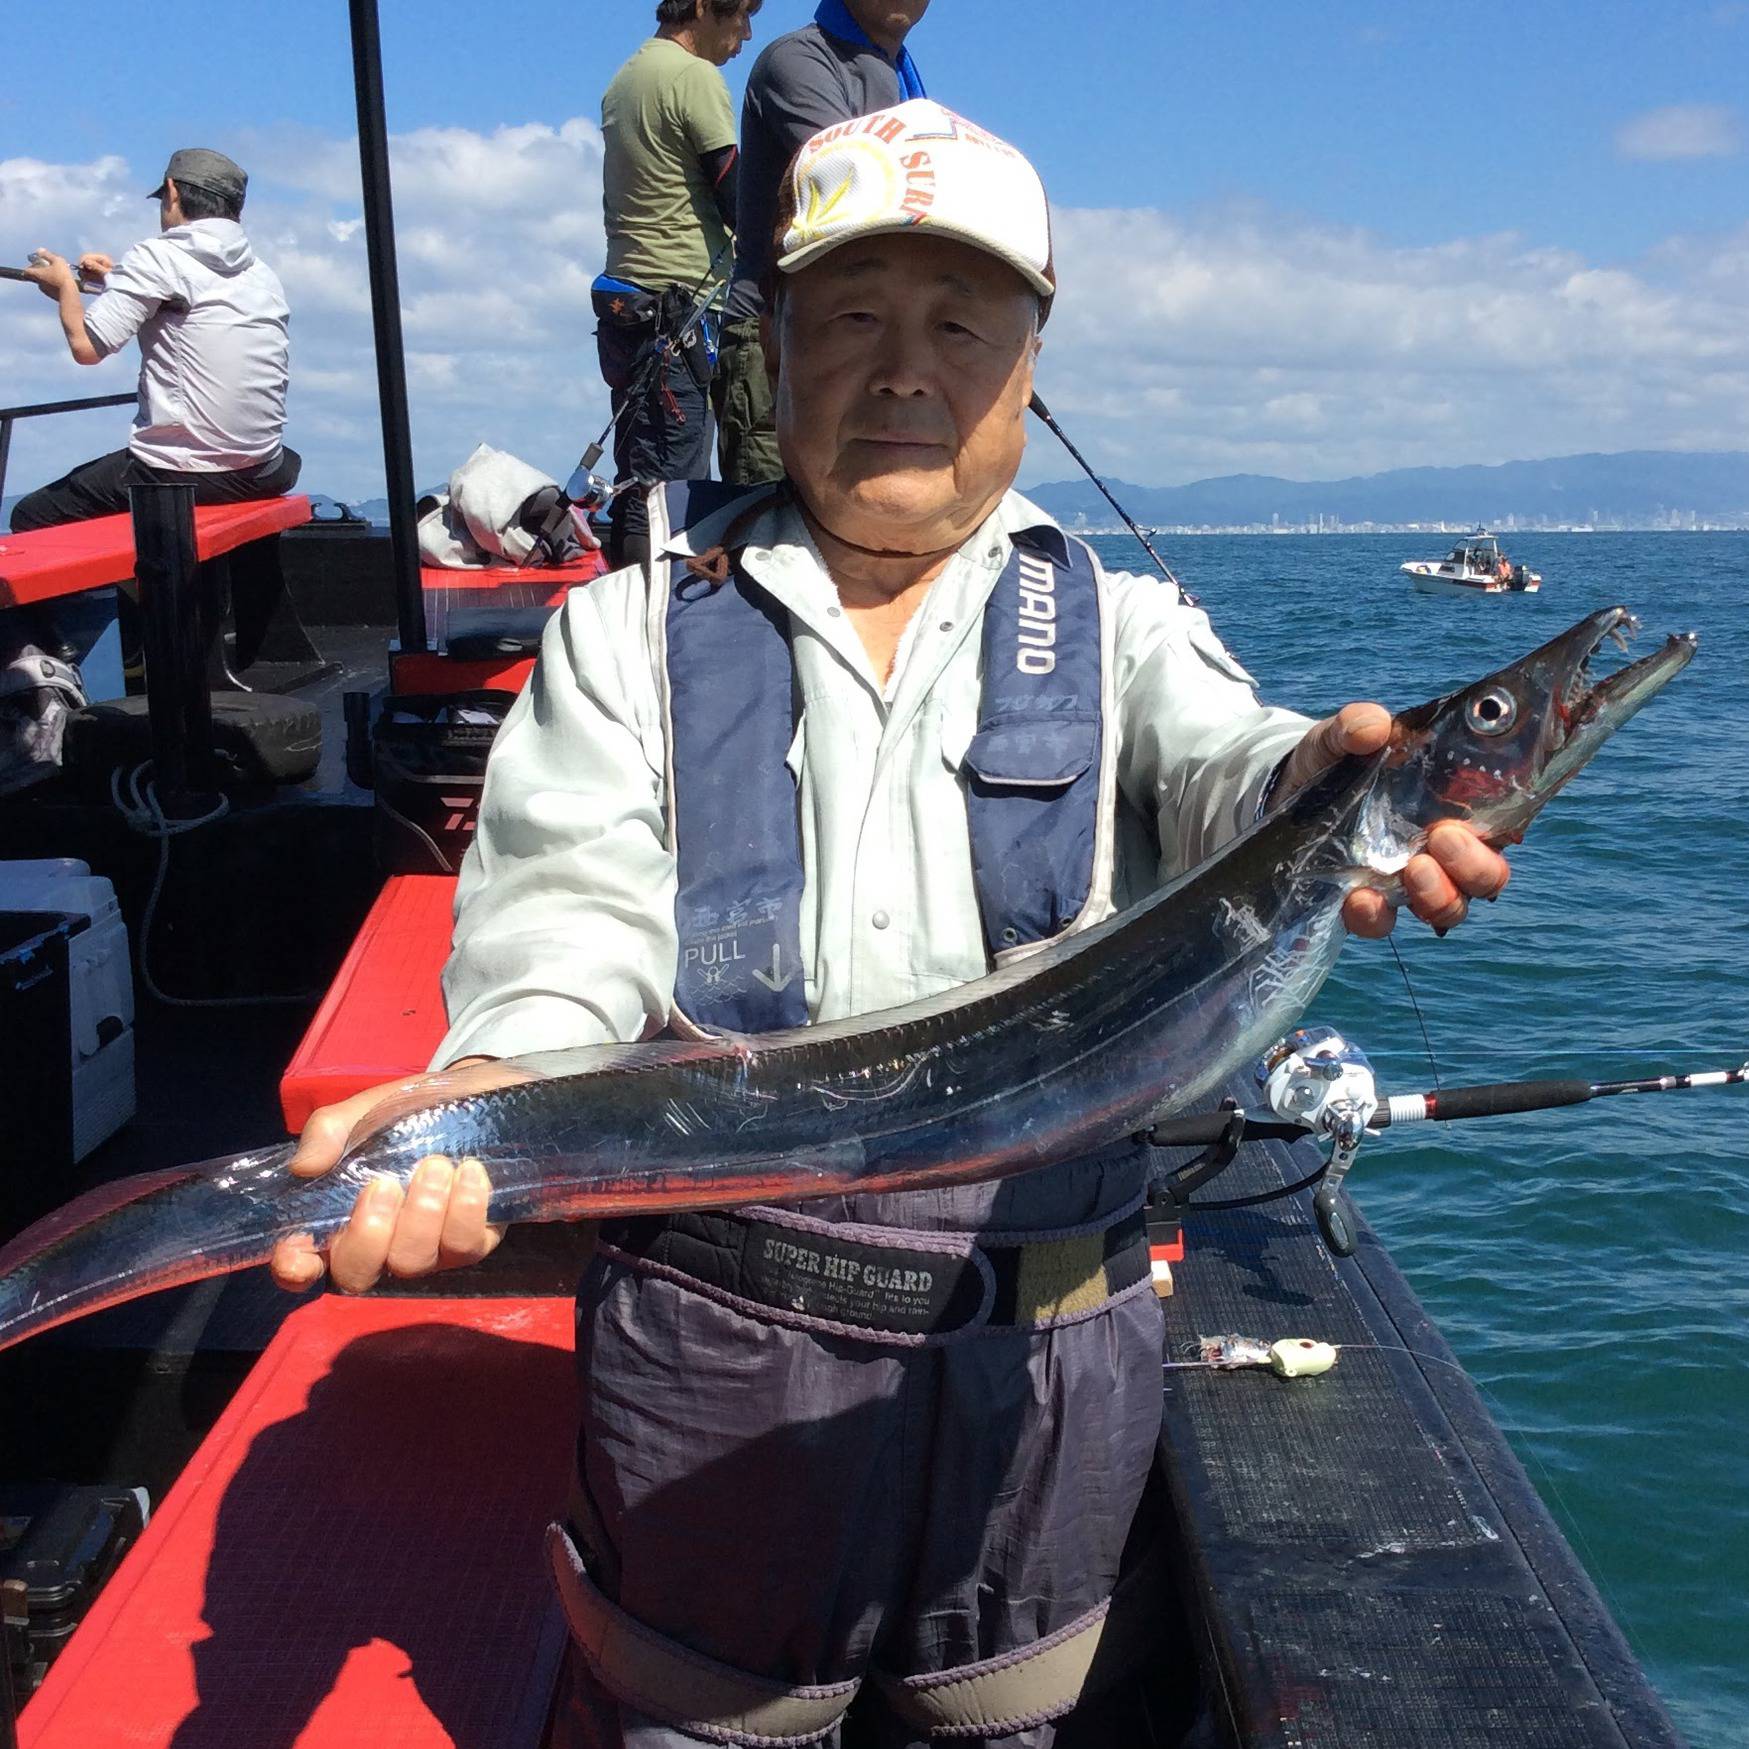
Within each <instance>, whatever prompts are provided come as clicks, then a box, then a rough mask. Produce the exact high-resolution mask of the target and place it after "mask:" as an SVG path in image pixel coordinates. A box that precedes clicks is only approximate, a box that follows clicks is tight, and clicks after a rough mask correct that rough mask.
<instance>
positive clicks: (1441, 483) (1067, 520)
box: [0, 449, 1749, 528]
mask: <svg viewBox="0 0 1749 1749" xmlns="http://www.w3.org/2000/svg"><path fill="white" fill-rule="evenodd" d="M1107 484H1108V485H1109V486H1110V487H1111V488H1112V490H1113V491H1114V492H1115V493H1116V494H1117V496H1118V499H1119V501H1120V502H1121V503H1122V504H1123V505H1124V507H1125V508H1126V509H1127V510H1128V511H1129V512H1130V514H1131V515H1132V516H1134V517H1135V518H1136V520H1137V521H1138V522H1142V523H1144V524H1147V525H1149V526H1152V527H1157V528H1269V527H1271V526H1273V525H1279V526H1281V527H1283V528H1303V527H1316V526H1320V525H1321V526H1323V527H1326V528H1328V527H1329V526H1331V524H1332V523H1340V524H1341V525H1342V526H1343V527H1356V526H1361V527H1364V526H1366V525H1368V524H1372V525H1394V526H1401V525H1403V524H1405V523H1410V524H1413V523H1421V524H1427V523H1446V524H1449V525H1453V526H1463V527H1466V528H1467V527H1474V526H1476V525H1478V524H1480V525H1482V526H1485V527H1490V528H1501V527H1521V528H1522V527H1555V526H1564V527H1572V526H1574V525H1580V526H1584V525H1591V526H1594V527H1604V528H1609V527H1631V528H1688V527H1693V526H1696V525H1697V524H1709V523H1710V524H1713V525H1718V524H1724V525H1726V526H1730V527H1738V528H1749V451H1742V450H1719V451H1701V450H1695V451H1685V450H1662V449H1646V450H1627V451H1624V452H1622V453H1620V454H1618V455H1569V456H1557V457H1555V458H1553V459H1552V460H1548V461H1535V462H1504V463H1502V464H1501V465H1500V466H1498V467H1461V468H1393V469H1392V470H1391V471H1390V472H1389V473H1383V474H1363V475H1357V476H1355V477H1354V478H1352V479H1346V480H1281V479H1276V478H1274V477H1273V476H1271V475H1268V474H1226V475H1223V476H1221V477H1219V478H1217V479H1209V480H1195V481H1192V482H1191V483H1190V484H1189V485H1187V486H1138V485H1135V484H1133V483H1131V482H1129V481H1125V480H1116V479H1113V480H1108V481H1107ZM1027 496H1028V497H1030V498H1031V499H1033V501H1034V502H1035V503H1037V504H1039V505H1040V506H1042V507H1043V508H1044V509H1046V510H1048V511H1049V512H1050V513H1051V514H1052V515H1053V516H1055V517H1057V518H1058V519H1059V520H1060V521H1061V522H1063V523H1064V524H1065V525H1067V526H1068V527H1071V528H1078V527H1088V528H1109V527H1113V526H1115V525H1116V520H1117V519H1116V516H1115V514H1114V513H1113V511H1112V509H1111V507H1110V505H1108V504H1107V503H1106V502H1105V500H1104V499H1103V498H1102V497H1100V495H1099V493H1098V491H1097V490H1096V489H1095V488H1094V487H1093V486H1092V485H1091V484H1090V483H1089V482H1087V481H1085V480H1056V481H1052V482H1051V483H1049V484H1047V485H1042V486H1034V487H1031V488H1029V489H1028V492H1027ZM311 497H312V499H313V500H314V502H315V503H316V505H317V507H318V510H319V512H320V513H322V514H332V513H333V511H334V509H335V508H336V500H334V499H331V498H328V497H327V496H325V495H324V494H322V493H320V492H316V493H312V494H311ZM14 502H16V500H15V499H13V498H8V499H7V500H6V501H5V503H4V505H3V506H0V517H3V514H4V513H5V512H9V511H10V510H11V508H12V505H13V503H14ZM351 509H352V510H353V511H354V512H356V513H357V514H358V515H361V516H363V517H365V518H366V519H367V520H368V521H371V522H378V523H386V522H387V521H388V519H389V504H388V500H387V499H386V498H367V499H364V500H362V501H361V502H358V503H354V504H352V505H351Z"/></svg>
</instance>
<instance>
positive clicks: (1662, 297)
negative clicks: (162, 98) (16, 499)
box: [0, 120, 1749, 497]
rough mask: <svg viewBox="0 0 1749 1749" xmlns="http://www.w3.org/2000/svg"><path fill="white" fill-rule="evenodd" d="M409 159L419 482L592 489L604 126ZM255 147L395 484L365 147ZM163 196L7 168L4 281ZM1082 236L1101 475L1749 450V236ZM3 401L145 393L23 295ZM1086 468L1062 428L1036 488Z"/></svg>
mask: <svg viewBox="0 0 1749 1749" xmlns="http://www.w3.org/2000/svg"><path fill="white" fill-rule="evenodd" d="M392 150H393V163H394V173H395V185H394V197H395V212H396V219H397V224H398V228H399V243H400V250H399V253H400V269H401V290H402V303H403V324H404V329H405V339H406V348H407V373H408V383H409V396H410V400H411V404H412V412H413V428H414V450H415V467H414V472H415V478H416V480H417V481H418V482H419V484H421V485H425V484H429V483H430V482H432V481H434V480H438V479H441V478H442V477H443V476H444V475H446V474H447V473H448V472H449V470H450V469H451V468H453V467H454V466H455V465H456V464H457V463H458V462H459V461H460V460H462V458H464V457H465V456H466V455H467V454H468V453H469V451H470V450H471V449H472V448H473V447H474V445H475V444H476V443H478V442H481V441H486V442H490V443H493V444H495V445H497V446H498V447H500V448H503V449H508V450H511V451H513V452H514V453H516V454H519V455H522V456H525V457H526V458H527V459H528V460H529V461H531V462H533V463H535V464H536V465H537V466H540V467H543V468H545V469H546V470H547V471H548V472H550V473H552V474H555V475H557V476H559V477H561V478H562V477H563V476H564V474H565V473H566V472H567V471H568V470H569V468H570V467H571V465H572V463H573V462H574V461H575V460H576V458H577V455H578V454H579V452H580V451H581V450H582V448H583V446H584V444H585V443H586V442H588V441H589V440H590V439H592V438H593V437H594V436H595V435H596V433H597V432H598V431H599V430H600V429H601V427H602V425H603V424H605V422H606V419H607V398H606V393H605V390H604V389H603V388H602V385H601V381H600V377H599V373H598V371H597V367H596V362H595V345H594V340H593V329H594V318H593V316H592V314H591V312H590V308H589V282H590V279H591V278H592V277H593V275H594V274H595V273H596V271H597V270H598V269H599V267H600V264H601V260H602V255H603V244H602V235H601V220H600V212H601V144H600V137H599V134H598V132H597V130H596V128H595V127H594V126H593V124H592V123H590V122H587V121H583V120H573V121H570V122H566V123H565V124H564V125H563V126H561V127H557V128H550V127H539V126H526V127H515V128H503V129H499V130H498V131H496V132H492V133H474V132H470V131H469V130H466V129H460V128H440V129H438V128H434V129H422V130H419V131H417V132H414V133H410V134H406V135H403V136H398V137H397V138H396V139H395V140H394V142H393V148H392ZM243 156H244V161H245V162H246V163H249V164H250V165H251V166H252V167H255V171H256V175H255V188H256V192H255V194H254V195H253V196H252V198H251V200H250V204H249V211H248V220H249V229H250V233H251V235H252V236H253V238H254V239H255V242H256V245H257V247H258V248H259V249H260V251H261V253H262V255H263V256H264V257H265V258H266V259H267V260H268V261H270V262H271V263H272V264H273V266H274V268H275V269H276V271H277V272H278V273H279V274H280V277H281V278H282V279H283V280H284V282H285V285H286V289H287V293H288V296H289V298H290V300H291V304H292V308H293V313H294V314H293V349H294V352H293V360H294V362H293V372H294V374H293V385H292V408H291V413H292V423H291V431H290V440H291V442H292V443H293V444H294V445H295V446H296V447H298V448H299V449H300V450H301V451H302V452H303V453H304V456H305V473H304V479H305V483H306V485H308V486H310V487H312V488H314V489H319V490H325V491H329V492H334V493H336V494H339V495H341V496H350V497H363V496H371V495H374V494H376V493H377V492H379V491H380V490H381V485H380V480H381V472H382V461H381V454H382V452H381V439H380V435H379V431H378V425H377V415H376V370H375V363H374V357H373V352H372V341H371V325H370V306H369V290H368V279H367V273H366V262H365V245H364V235H363V228H362V224H361V222H360V218H359V214H360V210H361V207H360V195H359V186H358V167H357V159H356V152H355V148H354V146H353V145H352V143H351V142H348V141H335V140H325V139H322V138H319V137H316V136H313V135H309V134H307V133H306V134H297V135H293V134H284V135H272V136H262V137H260V138H258V139H256V140H253V141H251V142H249V146H248V149H247V151H245V152H244V154H243ZM269 167H271V169H270V168H269ZM149 186H150V177H149V176H147V177H146V178H144V179H142V177H141V175H140V174H138V173H135V172H133V171H130V169H129V167H128V166H127V165H126V164H125V163H123V162H122V161H121V160H119V159H116V158H112V157H106V158H100V159H97V160H95V161H94V162H91V163H86V164H68V165H56V164H50V163H45V162H42V161H39V160H35V159H12V160H8V161H4V162H0V261H21V260H22V259H23V258H24V256H25V254H26V252H27V251H28V250H29V249H31V248H32V247H34V246H36V245H38V244H42V243H47V244H49V245H51V246H53V247H57V248H61V249H63V250H66V251H69V252H71V251H77V250H79V249H82V248H104V249H107V250H109V251H111V252H112V253H114V252H119V250H120V249H121V248H122V247H125V246H126V245H127V244H128V243H130V242H132V241H134V240H135V239H137V238H138V237H139V236H141V235H143V234H145V233H146V232H147V231H148V230H149V229H150V227H151V225H152V224H153V223H154V222H155V217H154V209H153V208H152V206H151V205H150V204H149V203H148V202H147V201H145V200H144V199H143V198H142V197H141V192H142V190H143V189H144V188H146V187H149ZM1056 245H1057V260H1058V266H1059V270H1060V273H1061V276H1062V283H1063V291H1062V295H1061V296H1060V297H1059V298H1058V300H1057V308H1056V310H1055V312H1054V314H1053V316H1052V319H1051V322H1050V324H1049V326H1048V327H1047V329H1046V331H1045V342H1046V344H1045V352H1044V360H1043V364H1042V366H1041V376H1040V388H1041V390H1042V392H1043V394H1044V396H1045V398H1046V400H1047V401H1049V402H1050V404H1051V406H1052V407H1053V409H1054V410H1055V411H1056V412H1057V413H1058V415H1059V416H1060V417H1061V418H1062V419H1063V420H1064V422H1065V424H1066V426H1067V428H1068V429H1069V432H1070V435H1071V436H1072V437H1074V438H1075V440H1076V442H1077V443H1078V444H1080V446H1081V447H1082V448H1083V449H1084V450H1085V451H1086V452H1087V453H1088V455H1089V457H1090V459H1091V460H1093V462H1094V463H1095V465H1096V466H1098V467H1099V468H1100V469H1101V470H1102V471H1104V472H1108V473H1111V474H1115V475H1118V476H1120V477H1123V478H1126V479H1132V480H1139V481H1143V482H1147V483H1157V482H1158V483H1165V482H1173V481H1182V480H1188V479H1195V478H1199V477H1204V476H1207V475H1210V474H1219V473H1228V472H1259V473H1278V474H1285V475H1288V476H1290V477H1295V478H1301V479H1317V478H1331V477H1336V476H1341V475H1345V474H1350V473H1366V472H1374V471H1377V470H1379V469H1383V468H1389V467H1396V466H1402V465H1408V464H1412V463H1441V462H1458V461H1466V462H1497V461H1505V460H1509V459H1512V458H1515V457H1522V456H1539V455H1558V454H1566V453H1572V452H1575V451H1581V450H1610V449H1630V448H1746V447H1749V413H1746V412H1745V409H1749V226H1745V227H1744V228H1742V229H1740V230H1738V231H1736V232H1734V233H1729V234H1726V235H1722V236H1712V237H1698V236H1697V237H1676V238H1671V239H1669V240H1668V241H1666V242H1665V243H1664V244H1662V245H1661V246H1660V247H1659V248H1658V249H1656V250H1654V251H1653V252H1651V253H1650V254H1649V255H1647V256H1646V257H1645V258H1644V259H1642V260H1639V261H1635V262H1619V261H1618V262H1604V261H1591V260H1586V259H1584V258H1582V257H1580V256H1578V255H1576V254H1574V253H1572V252H1570V251H1567V250H1562V249H1557V248H1553V247H1550V246H1547V245H1542V244H1538V243H1536V242H1534V241H1532V240H1528V239H1525V238H1522V237H1516V236H1512V235H1497V236H1483V237H1460V238H1453V239H1450V240H1448V241H1446V242H1443V243H1440V244H1438V245H1435V246H1432V247H1419V248H1407V247H1401V246H1397V245H1393V244H1391V243H1389V242H1386V241H1384V240H1381V239H1379V238H1377V237H1373V236H1370V235H1368V234H1366V233H1364V232H1359V231H1353V230H1348V229H1342V228H1338V227H1334V226H1321V225H1316V224H1311V223H1307V222H1304V221H1297V220H1292V221H1290V220H1285V219H1282V218H1280V217H1277V216H1274V215H1270V214H1268V213H1266V212H1260V211H1259V210H1257V209H1256V208H1243V209H1231V210H1222V211H1218V212H1210V213H1203V214H1199V215H1197V216H1196V217H1194V218H1181V217H1176V216H1173V215H1169V214H1166V213H1162V212H1159V211H1155V210H1151V209H1135V210H1090V209H1081V210H1075V209H1066V210H1063V211H1060V212H1059V213H1058V215H1057V222H1056ZM0 382H3V383H4V384H5V390H4V393H3V398H4V400H5V401H7V402H8V403H10V402H14V401H29V400H38V399H41V400H49V399H60V398H64V397H69V396H74V395H96V394H106V393H115V392H117V391H119V390H125V389H126V388H128V387H130V386H131V374H130V372H129V371H128V369H127V368H126V366H125V364H124V363H123V362H122V361H115V362H112V363H110V364H108V365H106V366H104V367H102V368H100V369H97V370H80V369H79V368H78V367H77V366H75V365H74V364H73V363H72V362H71V360H70V359H68V358H67V357H66V354H65V350H64V348H63V347H62V345H61V342H60V337H59V333H58V330H57V326H56V323H55V319H54V312H53V310H52V309H51V308H50V307H49V305H48V304H47V303H46V301H45V300H43V299H42V298H40V297H39V296H37V294H36V293H34V292H32V291H31V290H29V289H28V288H26V287H22V286H4V285H0ZM124 437H125V415H124V414H122V413H121V412H120V411H117V412H113V413H91V414H84V415H78V416H72V417H69V418H66V419H57V420H49V421H42V422H33V423H32V424H27V425H24V426H20V427H19V428H18V430H17V431H16V433H15V435H14V441H13V455H12V467H11V478H10V481H9V484H8V490H10V491H14V492H16V491H19V490H22V489H25V488H27V487H29V486H30V485H33V484H37V483H40V482H41V481H42V480H44V479H46V478H49V477H51V476H52V475H53V474H54V473H56V472H59V471H60V470H62V469H63V468H65V467H67V466H70V465H71V464H72V463H74V462H76V461H79V460H81V459H83V458H84V457H86V456H89V455H94V454H97V453H99V452H100V451H101V450H102V449H105V448H109V447H114V446H115V445H117V444H119V443H120V442H122V441H123V440H124ZM1070 471H1071V467H1070V464H1069V463H1068V460H1067V458H1066V457H1064V456H1062V455H1061V454H1060V453H1059V452H1057V451H1056V449H1055V446H1054V443H1053V442H1052V440H1050V439H1049V438H1048V437H1046V436H1044V435H1043V434H1042V433H1041V434H1039V437H1038V440H1037V441H1036V442H1035V445H1034V448H1033V450H1032V453H1031V454H1030V456H1029V457H1028V464H1027V470H1026V473H1025V475H1024V477H1025V478H1027V479H1031V480H1038V479H1044V478H1052V477H1061V476H1064V475H1066V474H1068V473H1069V472H1070Z"/></svg>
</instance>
